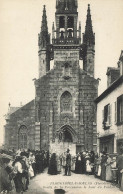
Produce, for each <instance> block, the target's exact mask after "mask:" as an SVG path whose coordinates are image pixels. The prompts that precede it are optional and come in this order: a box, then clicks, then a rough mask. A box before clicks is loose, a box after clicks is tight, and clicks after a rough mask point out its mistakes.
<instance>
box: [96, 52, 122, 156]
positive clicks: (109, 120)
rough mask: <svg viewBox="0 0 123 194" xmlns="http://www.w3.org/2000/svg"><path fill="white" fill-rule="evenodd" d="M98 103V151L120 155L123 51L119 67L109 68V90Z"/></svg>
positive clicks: (98, 99) (100, 97) (97, 100)
mask: <svg viewBox="0 0 123 194" xmlns="http://www.w3.org/2000/svg"><path fill="white" fill-rule="evenodd" d="M96 103H97V116H98V120H97V133H98V138H99V139H98V151H106V152H108V153H116V152H117V153H120V147H121V146H123V51H121V55H120V58H119V61H118V67H117V68H114V67H108V69H107V89H106V90H105V91H104V92H103V93H102V94H101V95H100V96H99V97H98V98H97V99H96Z"/></svg>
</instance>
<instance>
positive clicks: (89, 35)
mask: <svg viewBox="0 0 123 194" xmlns="http://www.w3.org/2000/svg"><path fill="white" fill-rule="evenodd" d="M83 43H85V44H87V43H89V44H95V36H94V33H93V27H92V20H91V13H90V4H88V10H87V19H86V26H85V33H84V35H83Z"/></svg>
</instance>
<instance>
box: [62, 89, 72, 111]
mask: <svg viewBox="0 0 123 194" xmlns="http://www.w3.org/2000/svg"><path fill="white" fill-rule="evenodd" d="M60 108H61V112H72V96H71V94H70V93H69V92H68V91H65V92H64V93H63V94H62V96H61V99H60Z"/></svg>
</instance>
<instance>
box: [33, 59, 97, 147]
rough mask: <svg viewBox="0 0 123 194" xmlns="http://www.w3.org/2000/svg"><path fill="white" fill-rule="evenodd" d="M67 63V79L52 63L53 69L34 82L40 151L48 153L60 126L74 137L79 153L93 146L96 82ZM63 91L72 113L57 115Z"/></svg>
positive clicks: (76, 65)
mask: <svg viewBox="0 0 123 194" xmlns="http://www.w3.org/2000/svg"><path fill="white" fill-rule="evenodd" d="M67 63H68V64H70V67H69V68H70V71H69V76H68V77H65V74H64V73H65V70H64V68H65V67H64V62H63V61H56V62H55V65H54V68H53V69H52V70H50V71H49V72H48V73H47V74H46V75H45V76H44V77H42V78H40V79H39V80H37V81H36V99H37V103H39V106H40V111H39V112H40V113H39V114H40V116H39V117H40V124H41V134H40V136H41V140H40V141H41V148H43V149H48V147H49V144H50V143H49V142H51V141H53V142H54V141H55V137H56V132H57V131H58V130H60V128H61V127H62V126H64V125H70V126H71V127H72V128H73V129H74V130H75V133H76V137H77V140H76V145H78V147H81V149H92V147H94V146H96V127H95V125H94V123H95V122H96V106H95V104H94V99H95V98H96V97H97V92H98V81H97V80H95V79H94V78H93V77H91V76H90V75H87V73H86V72H85V71H83V70H82V69H80V67H79V62H78V61H67ZM65 91H68V92H69V93H70V94H71V95H72V111H68V112H67V111H65V112H61V110H60V98H61V95H62V94H63V93H64V92H65ZM51 109H52V110H51ZM80 112H81V114H82V115H81V114H80ZM51 117H52V118H51ZM51 120H52V122H51V123H50V121H51ZM49 124H50V125H49ZM94 149H95V148H94Z"/></svg>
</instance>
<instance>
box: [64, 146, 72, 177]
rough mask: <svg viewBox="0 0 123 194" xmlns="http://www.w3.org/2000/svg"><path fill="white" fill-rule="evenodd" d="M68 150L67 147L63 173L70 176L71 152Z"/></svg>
mask: <svg viewBox="0 0 123 194" xmlns="http://www.w3.org/2000/svg"><path fill="white" fill-rule="evenodd" d="M69 152H70V150H69V149H67V154H66V167H65V175H68V176H71V154H70V153H69Z"/></svg>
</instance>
